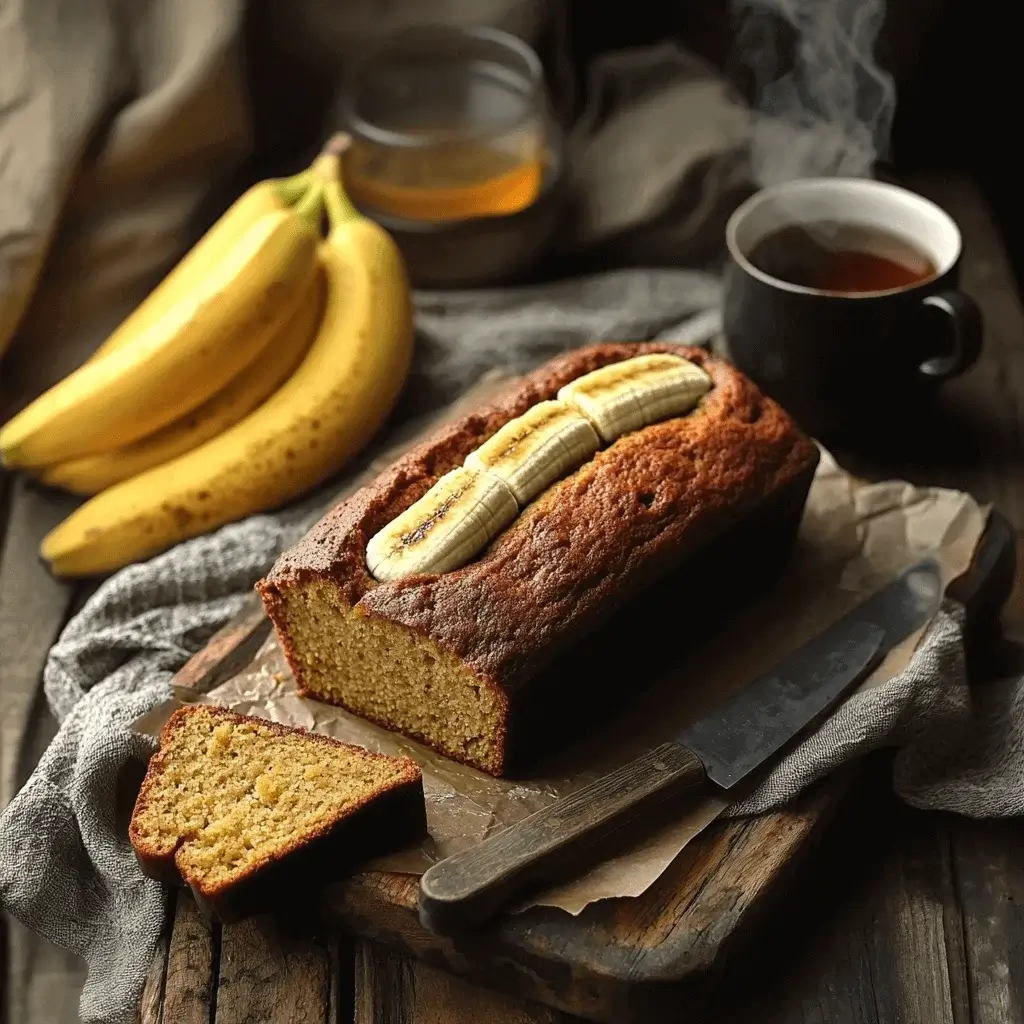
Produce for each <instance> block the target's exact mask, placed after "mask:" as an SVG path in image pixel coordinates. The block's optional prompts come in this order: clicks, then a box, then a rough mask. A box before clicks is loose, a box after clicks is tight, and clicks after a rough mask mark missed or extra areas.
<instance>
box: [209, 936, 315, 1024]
mask: <svg viewBox="0 0 1024 1024" xmlns="http://www.w3.org/2000/svg"><path fill="white" fill-rule="evenodd" d="M329 1005H330V964H329V959H328V953H327V947H326V943H323V942H321V941H319V940H318V939H317V938H315V937H311V936H307V935H299V934H292V933H290V932H288V931H285V929H283V928H282V927H280V926H279V923H278V922H275V921H274V920H273V919H271V918H269V917H265V916H260V917H252V918H249V919H247V920H245V921H241V922H239V923H238V924H231V925H224V926H223V928H222V929H221V941H220V974H219V978H218V985H217V1008H216V1015H215V1017H214V1022H215V1024H250V1022H252V1021H259V1022H260V1024H327V1021H328V1008H329Z"/></svg>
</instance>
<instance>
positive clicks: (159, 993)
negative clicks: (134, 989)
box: [136, 922, 171, 1024]
mask: <svg viewBox="0 0 1024 1024" xmlns="http://www.w3.org/2000/svg"><path fill="white" fill-rule="evenodd" d="M170 930H171V928H170V922H168V928H167V929H166V931H165V933H164V934H163V935H161V936H160V942H159V944H158V945H157V948H156V952H155V953H154V954H153V962H152V964H150V967H149V974H147V975H146V984H145V986H144V987H143V989H142V998H141V999H140V1000H139V1012H138V1016H137V1018H136V1021H137V1024H160V1021H161V1016H162V1014H163V1005H164V981H165V979H166V975H167V950H168V945H169V942H170Z"/></svg>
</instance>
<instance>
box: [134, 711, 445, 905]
mask: <svg viewBox="0 0 1024 1024" xmlns="http://www.w3.org/2000/svg"><path fill="white" fill-rule="evenodd" d="M194 714H208V715H210V716H211V717H213V718H217V719H220V720H222V721H228V722H234V723H236V724H242V723H246V722H252V723H254V724H257V725H260V726H263V727H265V728H267V729H269V730H270V731H271V732H272V733H275V734H276V735H279V736H285V735H296V734H298V735H301V736H302V737H303V738H304V739H305V740H307V741H308V742H310V743H319V744H321V745H323V746H329V747H336V748H337V747H340V748H343V749H345V750H350V751H356V752H358V753H359V754H360V756H363V757H366V758H370V759H372V760H382V761H389V762H392V763H393V764H394V765H395V768H396V771H397V772H398V774H397V775H396V777H395V779H394V780H393V781H392V782H391V783H389V784H387V785H385V786H382V787H381V788H380V789H378V790H377V791H375V792H374V793H373V794H371V795H370V796H367V797H366V798H365V799H363V800H358V801H356V802H354V803H353V804H351V805H350V806H349V807H347V808H346V809H345V811H344V813H343V814H340V815H339V816H338V817H337V818H335V819H334V820H333V821H331V822H327V823H326V824H324V826H323V827H321V828H319V829H317V830H316V831H315V832H313V833H312V834H310V835H308V836H305V837H304V838H303V839H302V840H300V841H294V842H290V843H286V844H283V845H282V846H281V847H279V848H278V849H277V850H275V851H273V852H272V853H269V854H267V855H266V856H265V857H263V858H262V859H260V860H259V861H257V862H256V863H254V864H253V865H252V867H251V868H250V869H249V870H248V871H247V872H246V873H245V874H244V875H243V876H242V877H241V878H239V879H236V880H235V881H233V882H232V883H231V884H230V885H219V886H213V887H206V886H204V885H203V884H202V882H201V881H199V880H198V879H191V878H188V877H186V876H184V875H183V874H182V873H181V872H180V871H179V869H178V865H177V863H176V860H175V857H176V854H177V851H178V850H179V849H180V847H181V845H182V844H183V843H184V842H185V841H186V840H187V839H188V836H184V835H182V836H179V837H178V840H177V842H176V844H175V847H174V850H173V851H172V852H171V853H170V854H169V855H164V854H162V853H161V852H160V851H158V850H155V849H153V848H152V847H151V846H148V845H147V843H146V842H145V839H144V838H143V837H142V836H140V835H139V834H138V832H137V828H136V824H137V821H138V818H139V816H140V815H141V813H142V812H143V811H144V810H145V809H146V808H147V806H148V805H149V802H150V800H151V798H152V794H153V792H154V790H155V789H156V788H157V787H158V786H159V785H160V778H161V775H162V774H163V769H164V765H165V763H166V761H167V758H168V756H169V750H168V745H169V741H170V739H171V736H172V735H173V733H174V732H175V730H177V729H179V728H184V726H185V725H186V723H187V722H188V719H189V718H190V717H191V716H192V715H194ZM405 793H408V795H409V796H410V797H411V798H412V802H413V805H414V806H415V803H416V802H417V797H418V803H419V805H420V808H421V810H420V813H419V815H418V819H419V820H417V821H415V822H414V823H413V827H412V829H411V830H405V831H409V833H410V834H418V833H422V832H425V827H426V826H425V810H423V809H422V808H423V776H422V772H421V771H420V767H419V765H418V764H417V763H416V762H415V761H413V760H412V759H411V758H408V757H393V756H391V755H388V754H378V753H374V752H373V751H370V750H366V749H364V748H363V747H358V746H356V745H354V744H351V743H344V742H342V741H341V740H337V739H334V738H333V737H330V736H323V735H321V734H320V733H315V732H310V731H309V730H307V729H303V728H301V727H299V726H295V727H289V726H284V725H281V724H280V723H279V722H271V721H268V720H267V719H264V718H257V717H255V716H250V715H239V714H236V713H235V712H233V711H228V710H227V709H226V708H220V707H216V706H215V705H210V704H189V705H186V706H185V707H181V708H178V709H177V710H176V711H175V712H174V713H173V714H172V715H171V716H170V718H168V720H167V722H166V723H165V724H164V727H163V729H161V731H160V745H159V748H158V750H157V751H156V753H155V754H154V755H153V756H152V757H151V758H150V761H149V765H148V766H147V768H146V774H145V777H144V778H143V781H142V786H141V788H140V790H139V795H138V797H137V798H136V800H135V807H134V809H133V811H132V818H131V822H130V824H129V826H128V839H129V841H130V842H131V844H132V848H133V849H134V851H135V855H136V857H137V859H138V861H139V864H140V866H141V867H142V870H143V872H144V873H145V874H147V875H149V876H150V877H151V878H155V879H157V880H159V881H163V882H168V883H172V884H184V885H187V886H188V887H189V888H191V889H192V891H193V893H194V894H195V896H196V898H197V900H199V901H200V902H201V903H203V904H204V905H205V906H204V909H206V910H207V911H208V912H210V913H212V914H213V916H218V917H223V918H225V919H229V918H230V917H232V916H234V915H233V914H231V913H224V914H221V913H219V910H220V908H221V907H223V908H224V909H225V910H227V908H229V907H230V906H231V903H232V893H233V891H234V890H237V889H240V888H244V887H245V886H246V884H248V883H251V882H253V881H254V880H256V878H257V876H259V875H261V874H263V873H265V872H266V870H267V869H268V868H271V867H278V866H280V865H281V864H282V863H284V862H287V861H288V860H289V858H293V857H294V855H295V854H296V853H298V852H300V851H302V850H303V849H306V848H309V847H311V846H312V845H313V844H316V843H317V842H318V841H319V842H321V843H323V842H327V841H330V840H331V839H332V838H333V834H334V832H335V831H336V830H337V829H338V827H339V825H343V824H344V823H346V822H347V821H349V820H350V819H352V818H354V817H356V816H357V815H358V814H359V813H360V812H361V811H362V810H363V809H364V808H366V807H368V806H369V805H371V804H374V803H376V802H377V801H378V800H381V799H382V798H384V797H387V796H388V795H389V794H394V795H396V796H401V795H404V794H405ZM405 802H408V801H405ZM399 831H403V830H399Z"/></svg>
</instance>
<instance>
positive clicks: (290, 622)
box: [261, 580, 507, 776]
mask: <svg viewBox="0 0 1024 1024" xmlns="http://www.w3.org/2000/svg"><path fill="white" fill-rule="evenodd" d="M261 589H263V588H261ZM267 589H268V590H269V589H272V590H273V593H271V594H268V593H267V591H266V590H264V591H263V592H264V597H265V598H269V600H268V601H267V603H268V607H270V608H271V614H272V617H273V618H274V619H275V621H276V623H277V625H278V627H279V628H278V635H279V636H280V637H282V640H283V642H284V645H285V650H286V654H287V656H288V660H289V662H290V664H291V666H292V671H293V673H294V675H295V677H296V681H297V682H298V684H299V685H300V687H301V688H302V689H303V690H304V691H305V692H306V693H307V694H308V695H309V696H311V697H316V698H318V699H320V700H324V701H328V702H330V703H333V704H339V705H341V706H342V707H344V708H346V709H347V710H349V711H351V712H352V713H353V714H356V715H359V716H361V717H363V718H367V719H369V720H371V721H373V722H377V723H378V724H380V725H382V726H384V727H385V728H387V729H393V730H395V731H397V732H401V733H403V734H405V735H406V736H410V737H413V738H415V739H419V740H422V741H423V742H424V743H426V744H427V745H429V746H431V747H433V748H434V749H435V750H438V751H440V752H441V753H443V754H445V755H446V756H448V757H451V758H453V759H454V760H456V761H461V762H462V763H464V764H468V765H471V766H472V767H474V768H479V769H480V770H481V771H484V772H487V773H488V774H489V775H495V776H500V775H501V774H502V772H503V769H504V737H505V731H506V716H507V699H506V698H505V696H504V694H502V693H501V692H500V691H498V690H497V689H496V688H495V687H493V686H491V685H489V684H488V683H487V682H486V681H484V680H482V679H481V678H480V677H478V676H477V675H476V674H474V673H473V672H472V671H471V670H470V669H468V668H467V667H466V665H465V664H464V663H463V662H462V661H460V660H459V658H457V657H456V656H455V655H453V654H451V653H449V652H447V651H445V650H443V649H441V648H440V647H439V646H438V645H437V644H436V643H434V642H433V641H432V640H431V639H429V638H428V637H426V636H423V635H421V634H418V633H414V632H412V631H410V630H407V629H403V628H402V627H400V626H397V625H394V624H393V623H389V622H386V621H384V620H382V619H377V618H374V617H372V616H367V615H364V614H361V613H360V612H359V611H358V610H357V609H356V608H354V607H353V606H351V605H349V604H348V603H346V602H345V600H344V599H343V597H342V595H341V594H340V593H339V592H338V589H337V587H335V586H334V585H333V584H332V583H331V582H330V581H329V580H308V581H305V582H301V583H295V584H291V585H288V586H285V587H276V586H274V587H272V588H267Z"/></svg>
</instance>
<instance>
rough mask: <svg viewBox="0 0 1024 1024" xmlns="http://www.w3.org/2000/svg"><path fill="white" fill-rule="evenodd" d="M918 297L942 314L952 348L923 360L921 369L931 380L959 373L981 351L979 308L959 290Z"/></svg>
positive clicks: (965, 368)
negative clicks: (950, 338) (947, 326)
mask: <svg viewBox="0 0 1024 1024" xmlns="http://www.w3.org/2000/svg"><path fill="white" fill-rule="evenodd" d="M921 301H922V305H925V306H929V307H931V308H932V309H937V310H939V311H940V312H941V313H944V314H945V316H946V320H947V321H948V323H949V331H950V335H951V337H952V351H951V352H950V353H949V354H948V355H942V356H932V357H931V358H930V359H926V360H924V362H922V363H921V366H920V370H921V373H922V374H923V375H924V376H925V377H928V378H930V379H932V380H949V378H950V377H956V376H959V375H960V374H961V373H963V372H964V371H965V370H967V369H969V368H970V367H971V366H972V365H973V364H974V362H975V361H976V360H977V358H978V356H979V355H981V339H982V334H983V328H982V317H981V310H980V309H979V308H978V305H977V303H976V302H975V301H974V299H972V298H971V297H970V296H969V295H965V294H964V293H963V292H960V291H952V290H951V291H944V292H936V293H935V294H934V295H928V296H927V297H925V298H924V299H922V300H921Z"/></svg>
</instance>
